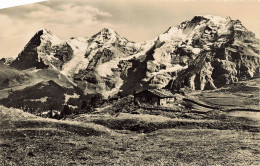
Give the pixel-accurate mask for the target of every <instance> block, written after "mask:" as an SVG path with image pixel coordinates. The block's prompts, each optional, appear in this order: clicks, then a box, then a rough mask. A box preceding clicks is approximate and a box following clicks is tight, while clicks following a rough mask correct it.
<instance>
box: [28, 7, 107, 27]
mask: <svg viewBox="0 0 260 166" xmlns="http://www.w3.org/2000/svg"><path fill="white" fill-rule="evenodd" d="M37 8H38V10H35V11H31V12H29V13H27V14H26V15H25V17H26V18H28V19H31V20H41V21H44V22H47V23H55V24H65V25H71V24H78V23H81V24H83V25H92V24H96V23H99V21H98V19H97V18H99V17H111V16H112V15H111V14H109V13H107V12H104V11H100V10H99V9H97V8H94V7H92V6H89V5H81V6H77V5H75V4H73V3H66V4H59V6H55V8H51V7H49V6H45V5H37Z"/></svg>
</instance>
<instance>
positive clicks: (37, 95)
mask: <svg viewBox="0 0 260 166" xmlns="http://www.w3.org/2000/svg"><path fill="white" fill-rule="evenodd" d="M82 96H83V93H82V91H81V90H79V89H77V88H75V87H73V88H65V87H62V86H60V85H59V84H57V83H55V82H54V81H46V82H40V83H38V84H36V85H33V86H29V87H26V88H25V89H22V90H18V91H14V92H12V93H11V94H10V95H9V96H8V97H7V98H4V99H1V100H0V103H1V104H2V105H4V106H6V107H14V108H22V109H23V110H24V111H27V112H31V113H41V112H44V111H48V110H58V111H61V110H62V109H63V106H64V105H65V104H66V103H68V102H69V101H70V98H76V99H77V100H74V102H69V103H68V104H70V105H72V106H75V107H80V106H81V103H82V101H81V98H82Z"/></svg>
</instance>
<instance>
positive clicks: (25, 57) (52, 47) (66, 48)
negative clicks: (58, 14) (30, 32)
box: [10, 29, 73, 70]
mask: <svg viewBox="0 0 260 166" xmlns="http://www.w3.org/2000/svg"><path fill="white" fill-rule="evenodd" d="M72 57H73V50H72V48H71V47H70V45H69V44H68V43H66V42H63V41H61V40H60V39H58V38H57V37H56V36H55V35H53V34H52V33H51V32H50V31H48V30H46V29H43V30H40V31H39V32H37V33H36V34H35V35H34V36H33V38H32V39H31V40H30V41H29V43H28V44H27V45H26V46H25V48H24V50H23V51H22V52H21V53H20V54H19V55H18V57H17V58H16V59H15V60H14V61H13V62H12V63H11V64H10V65H11V66H12V67H15V68H17V69H21V70H24V69H28V68H32V67H36V68H47V67H54V68H58V69H60V68H62V66H63V64H64V63H66V62H68V61H69V60H71V59H72Z"/></svg>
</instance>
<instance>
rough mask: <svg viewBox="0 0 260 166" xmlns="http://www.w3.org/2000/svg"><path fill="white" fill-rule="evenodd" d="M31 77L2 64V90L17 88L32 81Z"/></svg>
mask: <svg viewBox="0 0 260 166" xmlns="http://www.w3.org/2000/svg"><path fill="white" fill-rule="evenodd" d="M30 77H31V76H30V75H29V74H27V73H25V72H23V71H19V70H17V69H15V68H12V67H9V66H7V65H4V64H3V63H1V62H0V89H4V88H8V87H12V86H17V85H19V84H22V83H23V82H25V81H27V80H29V79H30Z"/></svg>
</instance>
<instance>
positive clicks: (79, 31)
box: [0, 0, 260, 58]
mask: <svg viewBox="0 0 260 166" xmlns="http://www.w3.org/2000/svg"><path fill="white" fill-rule="evenodd" d="M259 3H260V2H259V1H258V0H247V1H245V0H244V1H241V0H225V1H224V0H215V1H214V0H48V1H47V2H40V3H35V4H30V5H23V6H18V7H12V8H6V9H0V58H2V57H13V56H17V55H18V54H19V52H21V51H22V50H23V48H24V46H25V45H26V44H27V43H28V42H29V40H30V39H31V38H32V36H33V35H34V34H35V33H36V32H37V31H39V30H40V29H43V28H47V29H48V30H50V31H52V32H53V34H55V35H56V36H58V37H59V38H61V39H68V38H70V37H78V36H80V37H91V36H92V35H94V34H96V33H98V32H99V31H100V30H101V29H103V28H105V27H106V28H111V29H114V30H115V31H116V32H117V33H118V34H120V35H121V36H123V37H126V38H127V39H128V40H131V41H135V42H141V41H145V40H150V39H154V38H155V37H157V36H158V35H159V34H162V33H163V32H165V31H166V30H167V29H168V28H169V27H170V26H175V25H178V24H180V23H181V22H183V21H186V20H191V19H192V18H193V17H194V16H195V15H216V16H223V17H226V16H230V17H231V18H232V19H234V20H235V19H239V20H240V21H241V22H242V24H243V25H244V26H245V27H246V28H247V29H248V30H250V31H252V32H254V33H255V34H256V36H257V37H260V29H259V20H260V19H259V14H260V13H259V11H260V8H259V7H260V6H259Z"/></svg>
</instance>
